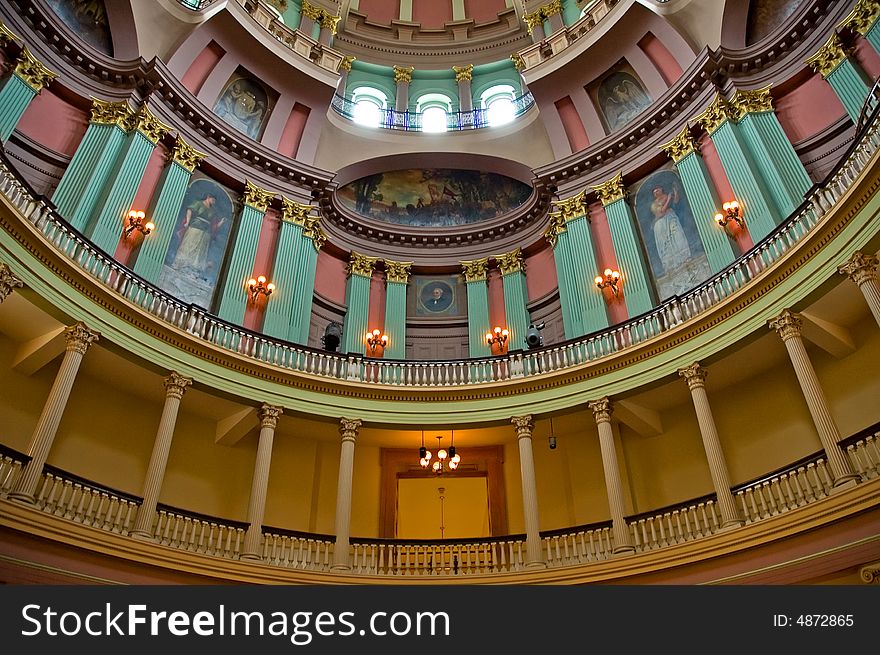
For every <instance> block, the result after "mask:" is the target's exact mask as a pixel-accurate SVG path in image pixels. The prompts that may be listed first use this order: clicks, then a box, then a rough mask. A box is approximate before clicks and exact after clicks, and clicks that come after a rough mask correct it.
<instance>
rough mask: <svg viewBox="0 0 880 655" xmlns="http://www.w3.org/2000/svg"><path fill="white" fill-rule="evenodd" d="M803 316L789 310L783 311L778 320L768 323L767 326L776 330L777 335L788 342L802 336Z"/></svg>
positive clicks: (771, 320)
mask: <svg viewBox="0 0 880 655" xmlns="http://www.w3.org/2000/svg"><path fill="white" fill-rule="evenodd" d="M802 324H803V321H802V320H801V315H800V314H796V313H794V312H792V311H790V310H788V309H784V310H782V313H781V314H780V315H779V316H777V317H776V318H773V319H770V320H769V321H767V325H768V326H769V327H770V328H771V329H773V330H776V332H777V334H779V336H780V337H782V340H783V341H788V340H789V339H792V338H794V337H800V336H801V325H802Z"/></svg>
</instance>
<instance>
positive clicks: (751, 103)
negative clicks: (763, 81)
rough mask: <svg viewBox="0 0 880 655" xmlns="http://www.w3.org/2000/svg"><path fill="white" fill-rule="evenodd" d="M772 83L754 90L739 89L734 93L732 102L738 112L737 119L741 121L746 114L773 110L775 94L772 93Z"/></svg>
mask: <svg viewBox="0 0 880 655" xmlns="http://www.w3.org/2000/svg"><path fill="white" fill-rule="evenodd" d="M771 87H772V85H771V84H768V85H767V86H765V87H764V88H762V89H754V90H753V91H737V92H736V93H735V94H733V98H731V100H730V104H731V106H732V108H733V111H734V112H735V113H736V120H737V121H741V120H742V119H743V117H744V116H745V115H746V114H760V113H763V112H768V111H771V112H772V111H773V96H771V95H770V89H771Z"/></svg>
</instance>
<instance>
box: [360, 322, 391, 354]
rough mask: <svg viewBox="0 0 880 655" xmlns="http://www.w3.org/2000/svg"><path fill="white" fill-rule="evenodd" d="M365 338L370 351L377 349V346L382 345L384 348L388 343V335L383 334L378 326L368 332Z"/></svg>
mask: <svg viewBox="0 0 880 655" xmlns="http://www.w3.org/2000/svg"><path fill="white" fill-rule="evenodd" d="M380 335H381V336H380ZM364 338H365V339H366V340H367V345H368V346H369V347H370V352H373V351H374V350H376V347H377V346H382V348H384V347H385V346H387V345H388V335H387V334H382V333H381V332H380V331H379V328H376V329H375V330H373V331H372V332H367V334H366V336H365V337H364Z"/></svg>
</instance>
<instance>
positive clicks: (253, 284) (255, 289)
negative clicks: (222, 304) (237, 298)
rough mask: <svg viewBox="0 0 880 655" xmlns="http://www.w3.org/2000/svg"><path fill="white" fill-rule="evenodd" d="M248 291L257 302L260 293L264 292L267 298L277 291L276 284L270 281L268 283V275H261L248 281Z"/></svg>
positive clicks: (253, 300) (252, 299)
mask: <svg viewBox="0 0 880 655" xmlns="http://www.w3.org/2000/svg"><path fill="white" fill-rule="evenodd" d="M247 287H248V291H249V292H250V294H251V301H252V302H257V298H258V297H259V295H260V294H263V295H264V296H266V297H267V298H268V297H269V296H271V295H272V292H273V291H275V285H274V284H272V283H271V282H269V283H268V284H266V276H265V275H260V276H259V277H258V278H257V279H256V280H255V279H254V278H251V279H250V280H248V281H247Z"/></svg>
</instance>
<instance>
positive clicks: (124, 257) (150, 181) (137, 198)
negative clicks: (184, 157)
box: [113, 144, 171, 266]
mask: <svg viewBox="0 0 880 655" xmlns="http://www.w3.org/2000/svg"><path fill="white" fill-rule="evenodd" d="M167 156H168V150H167V149H166V148H165V146H163V145H161V144H160V145H159V146H158V147H156V148H153V154H152V155H150V159H149V160H147V168H146V170H145V171H144V176H143V177H142V178H141V183H140V184H139V185H138V190H137V192H136V193H135V194H134V200H132V201H131V209H142V210H143V211H145V212H149V209H150V201H151V200H152V198H153V197H154V196H155V195H156V193H157V190H158V186H159V178H161V177H162V170H163V169H164V168H165V158H166V157H167ZM127 214H128V211H126V216H125V220H124V222H123V223H122V227H120V231H119V243H117V244H116V252H115V253H114V255H113V258H114V259H115V260H116V261H118V262H119V263H120V264H123V265H125V266H128V265H129V262H130V261H131V256H132V254H133V253H134V252H135V251H136V250H137V249H138V248H140V246H141V244H142V243H143V242H144V239H149V238H151V237H152V233H151V234H150V235H148V236H146V237H145V236H144V235H142V234H141V233H140V232H138V231H137V230H135V231H134V232H132V233H131V236H129V238H128V239H124V238H123V236H122V230H123V229H124V228H125V227H126V226H127V225H128V216H127ZM147 220H151V216H150V215H149V213H147ZM157 229H158V228H157ZM168 229H171V228H168Z"/></svg>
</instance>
